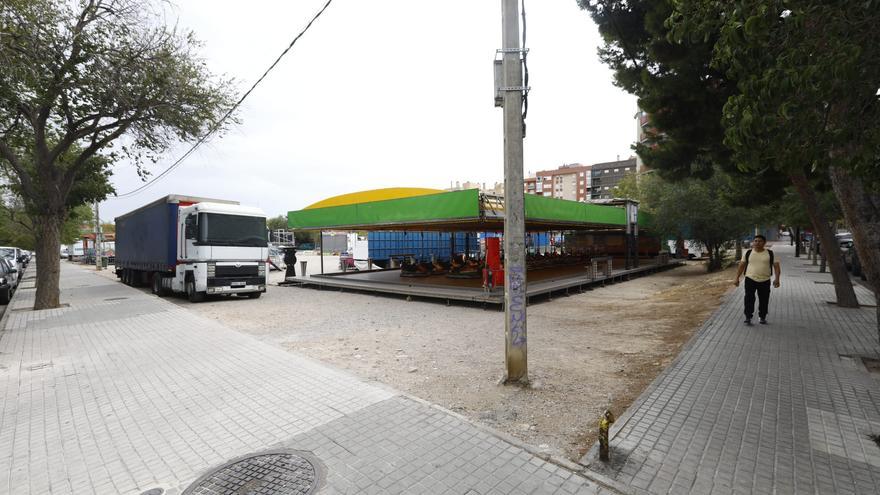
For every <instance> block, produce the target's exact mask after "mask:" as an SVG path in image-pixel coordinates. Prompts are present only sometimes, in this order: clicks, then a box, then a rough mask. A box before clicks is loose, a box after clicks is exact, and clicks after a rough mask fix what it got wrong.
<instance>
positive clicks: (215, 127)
mask: <svg viewBox="0 0 880 495" xmlns="http://www.w3.org/2000/svg"><path fill="white" fill-rule="evenodd" d="M332 2H333V0H327V3H325V4H324V6H323V7H322V8H321V10H319V11H318V13H317V14H315V15H314V17H312V20H310V21H309V23H308V24H306V27H305V28H303V30H302V31H300V32H299V34H297V35H296V37H294V38H293V41H291V42H290V44H289V45H287V48H285V49H284V51H282V52H281V54H280V55H278V58H276V59H275V61H274V62H272V65H270V66H269V68H268V69H266V71H265V72H263V75H262V76H260V78H259V79H257V82H255V83H254V84H253V86H251V87H250V89H248V90H247V91H246V92H245V94H244V95H242V97H241V98H239V99H238V101H237V102H236V103H235V105H233V106H232V108H230V109H229V111H227V112H226V114H224V115H223V117H221V118H220V120H218V121H217V122H215V123H214V125H213V126H211V128H210V129H208V132H207V133H205V135H204V136H202V137H201V138H199V140H198V141H196V143H195V144H194V145H193V146H192V147H191V148H190V149H189V150H187V152H186V153H184V154H183V155H182V156H181V157H180V158H178V159H177V161H175V162H174V163H172V164H171V165H170V166H169V167H168V168H166V169H165V170H164V171H162V173H161V174H159V175H157V176H156V177H154V178H153V179H152V180H150V181H149V182H147V183H146V184H143V185H142V186H140V187H138V188H136V189H134V190H132V191H129V192H127V193H124V194H117V195H116V197H117V198H124V197H126V196H134V195H135V194H137V193H139V192H141V191H143V190H145V189H147V188H148V187H150V186H152V185H153V184H155V183H156V182H158V181H159V180H160V179H162V178H163V177H165V176H166V175H168V174H169V173H171V172H172V171H173V170H174V169H175V168H177V167H178V166H179V165H180V164H181V163H183V161H184V160H186V159H187V158H188V157H189V156H190V155H191V154H193V153H194V152H195V151H196V149H198V147H199V146H201V145H202V144H203V143H204V142H205V141H207V140H208V138H209V137H211V135H212V134H214V133H215V132H217V130H218V129H220V125H221V124H223V122H225V121H226V119H228V118H229V116H230V115H232V112H234V111H235V110H236V109H237V108H238V107H239V106H240V105H241V104H242V102H244V100H245V99H246V98H247V97H248V96H249V95H250V94H251V92H253V90H254V89H256V87H257V86H258V85H259V84H260V83H261V82H263V79H265V78H266V76H268V75H269V72H271V71H272V69H274V68H275V66H276V65H278V62H281V59H282V58H284V56H285V55H287V52H289V51H290V49H291V48H293V45H295V44H296V42H297V41H299V39H300V38H302V36H303V35H304V34H306V31H308V30H309V28H310V27H312V24H314V22H315V21H316V20H318V18H319V17H321V14H323V13H324V11H325V10H327V7H329V6H330V4H331V3H332Z"/></svg>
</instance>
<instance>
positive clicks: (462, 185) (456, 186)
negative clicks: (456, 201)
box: [445, 181, 504, 196]
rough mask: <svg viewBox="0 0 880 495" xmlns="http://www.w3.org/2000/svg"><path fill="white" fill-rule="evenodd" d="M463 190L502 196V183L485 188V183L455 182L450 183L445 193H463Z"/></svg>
mask: <svg viewBox="0 0 880 495" xmlns="http://www.w3.org/2000/svg"><path fill="white" fill-rule="evenodd" d="M465 189H479V190H480V192H481V193H486V194H491V195H494V196H504V182H496V183H494V185H492V186H489V187H487V186H486V183H485V182H471V181H464V182H460V181H455V182H450V183H449V187H448V188H447V189H445V190H446V191H463V190H465Z"/></svg>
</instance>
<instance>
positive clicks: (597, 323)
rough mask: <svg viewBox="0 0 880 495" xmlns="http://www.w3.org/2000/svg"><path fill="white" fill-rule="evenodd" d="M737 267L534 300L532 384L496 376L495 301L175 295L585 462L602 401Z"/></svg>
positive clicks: (500, 351)
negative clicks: (196, 298) (200, 299)
mask: <svg viewBox="0 0 880 495" xmlns="http://www.w3.org/2000/svg"><path fill="white" fill-rule="evenodd" d="M329 264H331V263H330V262H328V265H329ZM733 276H734V274H733V272H732V271H731V270H726V271H724V272H720V273H715V274H706V273H705V268H704V266H703V265H701V264H698V263H692V264H688V265H687V266H684V267H681V268H677V269H674V270H670V271H667V272H663V273H660V274H655V275H651V276H648V277H643V278H638V279H634V280H632V281H629V282H624V283H619V284H615V285H611V286H608V287H604V288H598V289H596V290H593V291H589V292H586V293H584V294H578V295H572V296H570V297H561V298H554V299H553V300H552V301H549V302H540V303H537V304H533V305H531V306H529V309H528V317H529V321H528V332H529V377H530V379H531V382H532V386H531V387H529V388H522V387H512V386H504V385H500V384H499V381H500V379H501V377H502V376H503V373H504V318H503V313H502V312H500V311H499V310H497V309H482V308H479V307H469V306H456V305H453V306H450V307H447V306H445V304H438V303H434V302H425V301H409V302H407V301H405V300H404V299H403V298H401V297H386V296H375V295H368V294H360V293H349V292H339V291H326V290H325V291H319V290H314V289H303V288H294V287H278V286H275V285H273V286H271V287H270V289H269V292H268V293H267V294H265V295H264V296H263V297H262V298H261V299H259V300H247V299H230V300H215V301H209V302H206V303H203V304H190V303H188V302H186V301H184V300H182V299H173V300H174V301H176V302H178V304H181V305H183V306H185V307H187V308H189V309H192V310H193V311H196V312H199V313H201V314H202V315H203V316H206V317H208V318H212V319H215V320H218V321H221V322H223V323H224V324H225V325H227V326H230V327H232V328H235V329H238V330H240V331H244V332H247V333H250V334H252V335H254V336H257V337H258V338H261V339H263V340H266V341H269V342H273V343H275V344H278V345H281V346H283V347H285V348H286V349H289V350H291V351H293V352H297V353H301V354H304V355H307V356H310V357H312V358H315V359H318V360H321V361H323V362H326V363H328V364H331V365H333V366H337V367H340V368H343V369H346V370H350V371H351V372H353V373H355V374H357V375H359V376H361V377H363V378H365V379H367V380H374V381H377V382H381V383H384V384H387V385H390V386H392V387H394V388H396V389H398V390H402V391H404V392H406V393H409V394H412V395H415V396H418V397H421V398H423V399H426V400H428V401H431V402H434V403H437V404H440V405H442V406H444V407H446V408H449V409H451V410H454V411H457V412H459V413H461V414H463V415H465V416H467V417H469V418H471V419H472V420H474V421H477V422H480V423H483V424H485V425H488V426H491V427H493V428H497V429H499V430H501V431H504V432H506V433H508V434H510V435H513V436H514V437H517V438H519V439H521V440H523V441H525V442H527V443H530V444H532V445H536V446H538V447H539V448H541V449H543V450H545V451H547V452H550V453H554V454H556V455H564V456H566V457H568V458H570V459H572V460H577V459H579V458H580V456H581V455H582V454H583V453H585V452H586V450H587V449H588V448H589V447H590V446H591V445H592V444H593V442H594V441H595V439H596V424H597V421H598V418H599V415H600V414H601V413H602V411H603V410H604V409H605V408H606V407H608V406H610V407H611V409H612V410H613V412H614V413H615V414H617V415H620V414H622V413H623V411H624V410H625V409H626V408H627V407H628V406H629V405H630V404H632V402H633V401H634V400H635V399H636V398H637V397H638V395H639V394H640V393H641V392H642V391H643V390H644V389H645V387H646V386H647V385H648V384H649V383H650V382H651V381H652V380H653V379H654V378H655V377H656V376H657V375H658V374H659V373H660V372H661V371H662V370H663V369H664V368H665V367H666V366H667V365H668V364H669V363H670V362H671V361H672V360H673V359H674V358H675V356H676V355H677V354H678V352H679V350H680V348H681V346H682V345H683V344H684V343H685V342H686V341H687V340H688V339H689V338H690V336H691V335H692V334H693V332H694V331H696V330H697V329H698V328H699V327H700V326H701V324H702V323H703V322H704V321H705V320H706V318H708V317H709V315H710V314H711V313H712V311H713V310H715V309H716V308H717V307H718V305H719V303H720V298H721V296H722V295H724V293H725V292H727V291H728V290H729V289H730V288H731V287H732V284H731V281H732V278H733ZM271 278H272V280H273V281H276V282H277V281H279V280H281V275H280V274H279V273H273V274H272V275H271Z"/></svg>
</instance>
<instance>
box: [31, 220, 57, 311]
mask: <svg viewBox="0 0 880 495" xmlns="http://www.w3.org/2000/svg"><path fill="white" fill-rule="evenodd" d="M34 223H35V226H36V251H37V256H38V258H37V283H36V286H37V293H36V296H35V299H34V309H35V310H36V309H51V308H57V307H58V306H59V305H60V289H59V281H60V278H61V277H60V275H61V258H60V257H59V256H58V253H59V252H60V247H61V224H62V223H63V217H62V218H59V217H58V216H41V217H37V218H35V219H34Z"/></svg>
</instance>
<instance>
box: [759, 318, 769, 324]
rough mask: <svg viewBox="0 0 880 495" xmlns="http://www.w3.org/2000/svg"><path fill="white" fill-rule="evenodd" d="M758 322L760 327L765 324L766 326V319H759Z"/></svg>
mask: <svg viewBox="0 0 880 495" xmlns="http://www.w3.org/2000/svg"><path fill="white" fill-rule="evenodd" d="M758 321H760V322H761V325H766V324H767V318H761V319H760V320H758Z"/></svg>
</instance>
